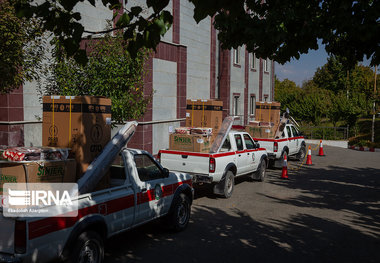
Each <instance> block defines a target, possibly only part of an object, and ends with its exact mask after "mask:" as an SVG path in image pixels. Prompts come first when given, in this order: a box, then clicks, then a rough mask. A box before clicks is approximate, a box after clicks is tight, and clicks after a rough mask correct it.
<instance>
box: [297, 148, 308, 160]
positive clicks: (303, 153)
mask: <svg viewBox="0 0 380 263" xmlns="http://www.w3.org/2000/svg"><path fill="white" fill-rule="evenodd" d="M305 156H306V146H305V145H304V144H303V145H302V146H301V149H300V150H299V152H298V154H297V158H298V160H300V161H303V159H304V158H305Z"/></svg>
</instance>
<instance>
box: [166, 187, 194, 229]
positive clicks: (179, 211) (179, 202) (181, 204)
mask: <svg viewBox="0 0 380 263" xmlns="http://www.w3.org/2000/svg"><path fill="white" fill-rule="evenodd" d="M190 213H191V207H190V200H189V198H188V197H187V196H186V195H185V194H184V193H181V194H180V195H178V196H177V197H176V198H175V199H174V200H173V207H172V210H171V212H170V213H169V214H168V217H167V224H168V226H169V227H170V228H171V229H173V230H174V231H176V232H179V231H182V230H184V229H185V228H186V227H187V225H188V224H189V220H190Z"/></svg>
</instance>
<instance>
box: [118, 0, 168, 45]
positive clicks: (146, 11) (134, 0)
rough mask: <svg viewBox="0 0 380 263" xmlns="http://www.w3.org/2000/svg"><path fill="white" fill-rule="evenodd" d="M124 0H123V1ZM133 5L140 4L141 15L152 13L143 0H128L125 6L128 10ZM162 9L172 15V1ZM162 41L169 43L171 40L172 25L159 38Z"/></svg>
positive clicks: (151, 9)
mask: <svg viewBox="0 0 380 263" xmlns="http://www.w3.org/2000/svg"><path fill="white" fill-rule="evenodd" d="M124 2H125V1H124ZM133 6H140V7H141V8H142V9H143V11H142V15H143V17H148V16H150V15H151V14H152V13H153V8H148V6H147V5H146V2H145V1H141V0H128V1H127V4H126V5H125V7H126V8H127V9H128V10H130V8H131V7H133ZM164 10H167V11H169V12H170V13H171V14H172V15H173V1H170V2H169V4H168V5H167V6H166V7H165V8H164ZM161 40H162V41H165V42H169V43H171V42H172V41H173V27H170V29H169V30H168V32H166V33H165V35H164V36H163V37H162V38H161Z"/></svg>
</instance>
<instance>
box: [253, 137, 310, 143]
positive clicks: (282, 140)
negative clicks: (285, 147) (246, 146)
mask: <svg viewBox="0 0 380 263" xmlns="http://www.w3.org/2000/svg"><path fill="white" fill-rule="evenodd" d="M303 138H304V137H303V136H299V137H290V138H285V139H264V138H252V139H253V140H254V141H263V142H285V141H290V140H297V139H303Z"/></svg>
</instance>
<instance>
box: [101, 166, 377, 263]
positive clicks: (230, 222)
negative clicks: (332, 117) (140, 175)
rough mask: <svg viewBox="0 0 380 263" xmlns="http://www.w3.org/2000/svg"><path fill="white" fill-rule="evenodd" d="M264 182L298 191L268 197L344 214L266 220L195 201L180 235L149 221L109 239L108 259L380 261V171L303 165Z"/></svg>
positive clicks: (300, 205) (301, 215) (205, 194)
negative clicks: (282, 196)
mask: <svg viewBox="0 0 380 263" xmlns="http://www.w3.org/2000/svg"><path fill="white" fill-rule="evenodd" d="M276 173H278V171H277V172H276ZM266 183H268V184H273V185H276V186H280V187H283V188H284V189H285V188H286V189H294V191H297V192H299V193H300V194H299V195H297V196H295V197H294V198H288V199H286V200H285V199H280V198H277V197H276V195H271V194H270V193H260V195H261V196H262V197H263V198H269V199H270V200H271V202H275V203H280V204H286V205H290V206H295V207H303V208H310V209H312V210H313V211H316V210H318V209H321V210H323V211H324V212H325V213H330V212H331V213H337V212H339V213H338V214H339V215H349V216H348V218H340V219H337V220H330V219H328V218H327V217H323V216H321V217H319V216H316V215H315V214H312V213H310V214H309V213H306V212H305V213H297V214H295V215H292V216H290V218H287V219H281V217H280V216H279V217H276V218H272V219H270V220H269V221H267V222H266V223H263V222H259V221H257V220H255V218H252V217H251V216H250V215H248V214H246V213H245V212H244V211H241V210H239V209H237V208H229V209H227V210H226V209H224V210H221V209H219V208H215V207H209V206H201V205H196V206H193V209H192V220H191V223H190V224H189V227H188V228H187V229H186V230H185V231H184V232H181V233H171V232H168V231H167V230H165V228H162V226H161V224H160V223H159V222H153V223H150V224H148V225H145V226H142V227H140V228H137V229H135V230H132V231H129V232H126V233H124V234H121V235H118V236H116V237H114V238H112V239H110V240H109V241H108V242H107V248H106V262H150V261H152V262H153V261H154V262H291V263H294V262H345V263H347V262H355V263H356V262H380V252H379V249H380V170H378V169H371V168H365V169H364V168H357V169H345V168H342V167H335V166H328V167H325V168H323V169H320V168H316V167H312V168H310V167H307V168H302V169H301V170H300V171H298V173H296V174H294V173H293V174H292V178H291V179H290V180H281V179H280V178H279V176H278V175H277V174H276V176H274V175H272V176H271V175H269V176H268V178H267V182H266ZM203 191H204V192H200V193H199V196H200V197H206V198H208V197H213V196H214V195H213V194H212V192H211V191H209V190H208V188H207V187H206V188H204V190H203ZM213 198H215V197H213ZM302 211H307V210H302ZM257 212H258V213H260V211H257Z"/></svg>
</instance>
